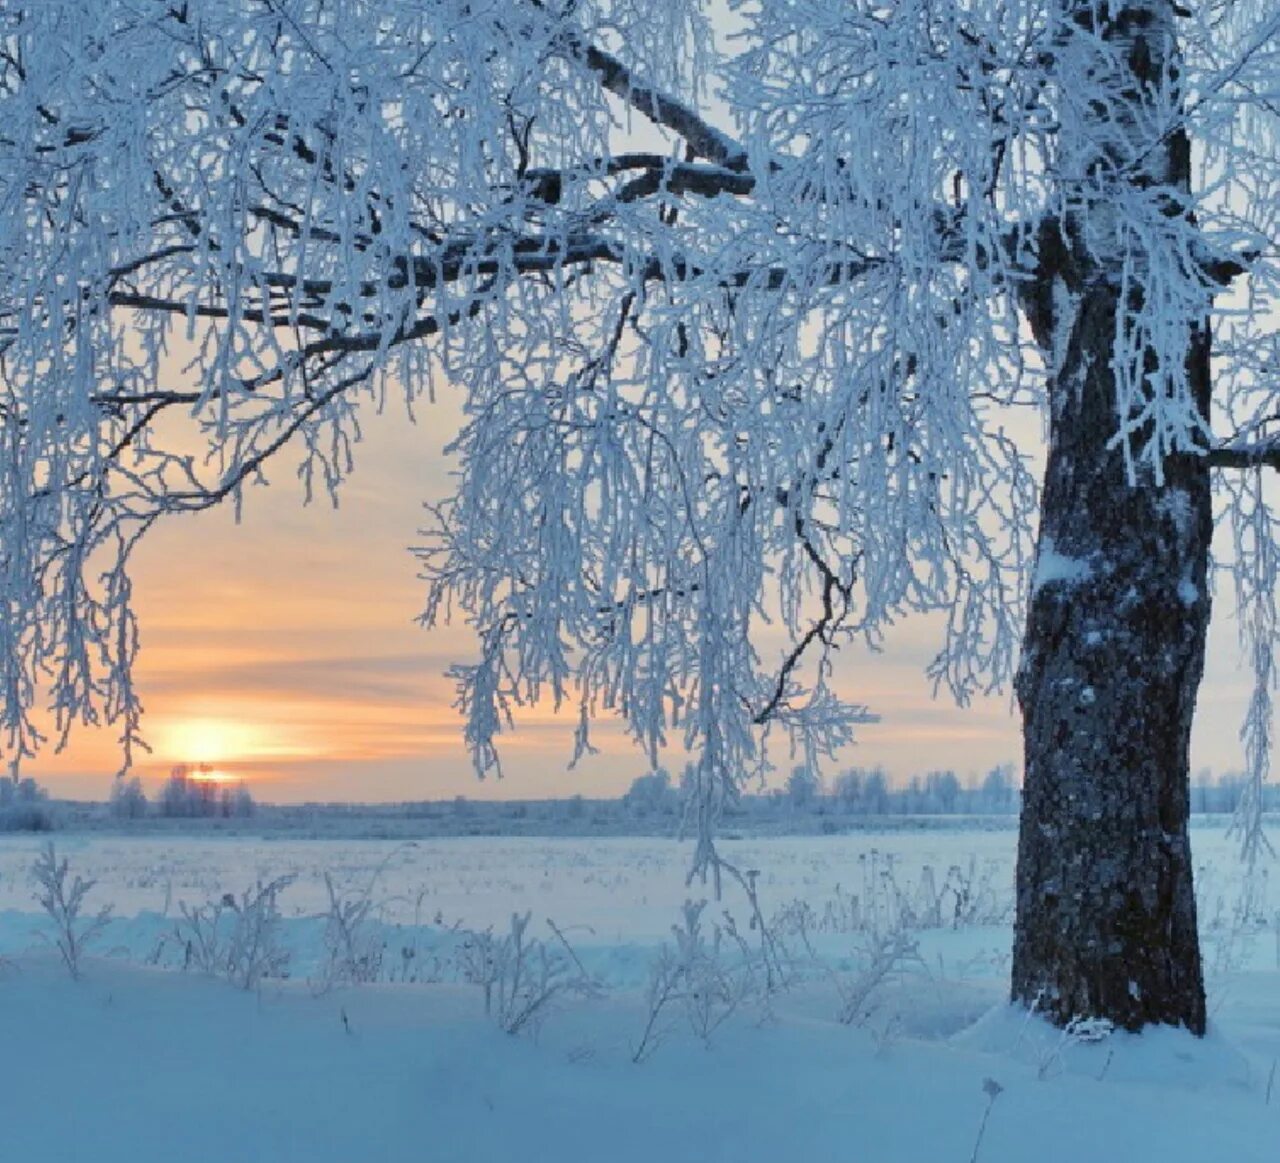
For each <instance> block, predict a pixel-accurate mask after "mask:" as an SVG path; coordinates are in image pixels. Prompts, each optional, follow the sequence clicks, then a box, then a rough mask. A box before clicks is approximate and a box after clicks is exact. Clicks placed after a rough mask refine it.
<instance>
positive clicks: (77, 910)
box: [31, 843, 111, 980]
mask: <svg viewBox="0 0 1280 1163" xmlns="http://www.w3.org/2000/svg"><path fill="white" fill-rule="evenodd" d="M68 874H69V864H68V861H67V859H66V858H65V857H64V858H63V859H62V860H59V859H58V854H57V851H56V850H55V848H54V846H53V844H52V843H49V844H46V845H45V846H44V848H42V849H41V851H40V855H39V856H38V857H36V861H35V863H34V864H33V865H32V866H31V875H32V876H33V877H34V878H35V880H36V882H37V883H38V884H39V885H40V890H41V891H40V892H39V893H37V894H36V900H38V901H39V902H40V906H41V908H43V909H44V911H45V912H46V913H47V914H48V915H49V919H50V920H51V921H52V922H53V925H54V933H53V936H52V937H48V936H47V934H44V933H41V936H42V937H45V938H46V939H47V940H49V941H51V943H52V944H53V945H54V947H55V948H56V949H57V950H58V953H59V954H60V955H61V956H62V962H63V964H64V965H65V966H66V967H67V972H68V973H70V974H71V976H72V978H74V979H76V980H79V978H80V970H81V959H82V957H83V955H84V950H85V947H86V946H87V945H89V943H90V942H91V941H93V940H94V938H95V937H97V936H98V935H99V934H100V933H101V932H102V930H103V929H104V928H105V927H106V924H107V921H108V920H110V918H111V906H110V905H103V906H102V908H100V909H99V910H98V911H97V913H95V914H94V915H92V916H90V917H86V918H82V917H81V915H80V914H81V912H82V911H83V908H84V898H85V897H86V896H87V895H88V893H89V890H90V889H92V888H93V886H94V885H95V884H97V881H96V880H85V879H84V878H83V877H81V876H76V877H75V879H74V880H72V881H71V883H70V884H68V883H67V876H68Z"/></svg>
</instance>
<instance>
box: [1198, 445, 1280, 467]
mask: <svg viewBox="0 0 1280 1163" xmlns="http://www.w3.org/2000/svg"><path fill="white" fill-rule="evenodd" d="M1206 459H1207V460H1208V461H1209V464H1210V466H1211V467H1212V468H1258V467H1265V468H1274V469H1277V470H1280V437H1277V438H1275V439H1272V440H1256V441H1238V442H1236V443H1234V444H1222V445H1219V446H1218V447H1217V448H1211V449H1209V451H1208V453H1207V454H1206Z"/></svg>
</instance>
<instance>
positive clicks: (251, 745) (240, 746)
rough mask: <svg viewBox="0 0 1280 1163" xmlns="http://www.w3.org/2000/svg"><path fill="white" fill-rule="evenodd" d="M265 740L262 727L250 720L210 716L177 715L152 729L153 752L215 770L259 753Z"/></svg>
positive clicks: (173, 759)
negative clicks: (187, 717) (237, 720)
mask: <svg viewBox="0 0 1280 1163" xmlns="http://www.w3.org/2000/svg"><path fill="white" fill-rule="evenodd" d="M269 742H270V741H269V740H268V739H267V738H265V733H264V732H263V731H262V729H261V728H260V727H257V726H254V725H251V724H247V723H235V722H231V721H229V720H226V719H214V718H193V719H177V720H166V721H162V722H161V724H160V725H159V728H158V730H157V731H156V732H155V742H154V752H155V754H156V755H157V756H158V757H161V758H165V759H171V760H172V761H173V762H174V763H188V764H191V765H193V766H197V765H198V766H201V767H204V768H206V769H208V770H209V771H215V770H216V766H217V765H218V764H220V763H228V762H233V761H236V760H246V759H252V758H253V757H255V756H257V755H260V754H262V752H263V751H264V750H269ZM203 778H212V776H211V775H205V776H204V777H203Z"/></svg>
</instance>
